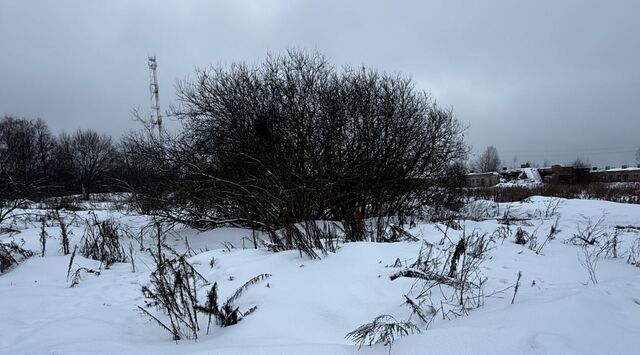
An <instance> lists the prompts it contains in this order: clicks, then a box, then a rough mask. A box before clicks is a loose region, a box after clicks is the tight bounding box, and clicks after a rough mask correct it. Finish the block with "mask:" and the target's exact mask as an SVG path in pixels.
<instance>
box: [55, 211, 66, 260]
mask: <svg viewBox="0 0 640 355" xmlns="http://www.w3.org/2000/svg"><path fill="white" fill-rule="evenodd" d="M53 217H54V219H55V220H56V221H57V222H58V225H59V226H60V247H61V248H62V254H63V255H68V254H69V253H70V249H69V233H70V232H69V229H68V228H67V223H66V222H65V220H64V217H62V216H61V215H60V211H58V210H54V211H53Z"/></svg>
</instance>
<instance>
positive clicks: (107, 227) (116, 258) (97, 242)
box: [80, 215, 129, 268]
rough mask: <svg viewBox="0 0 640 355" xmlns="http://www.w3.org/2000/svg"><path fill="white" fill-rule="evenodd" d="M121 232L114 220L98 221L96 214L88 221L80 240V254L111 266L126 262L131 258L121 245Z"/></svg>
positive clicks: (107, 266)
mask: <svg viewBox="0 0 640 355" xmlns="http://www.w3.org/2000/svg"><path fill="white" fill-rule="evenodd" d="M120 239H121V233H120V230H119V226H118V224H116V223H115V222H114V221H113V220H104V221H98V219H97V218H96V216H95V215H93V218H92V219H90V220H88V221H87V222H86V227H85V230H84V235H83V237H82V240H81V241H80V255H82V256H84V257H86V258H89V259H93V260H98V261H100V262H101V263H103V264H104V265H105V267H106V268H109V267H110V266H111V265H112V264H113V263H126V262H127V261H128V260H129V258H128V255H127V251H126V249H125V248H124V247H123V246H122V245H121V241H120Z"/></svg>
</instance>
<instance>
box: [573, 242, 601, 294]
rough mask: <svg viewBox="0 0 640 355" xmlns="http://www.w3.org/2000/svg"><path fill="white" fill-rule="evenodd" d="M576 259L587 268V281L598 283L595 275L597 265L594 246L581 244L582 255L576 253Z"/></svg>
mask: <svg viewBox="0 0 640 355" xmlns="http://www.w3.org/2000/svg"><path fill="white" fill-rule="evenodd" d="M578 260H579V261H580V264H582V266H583V267H584V268H585V270H587V273H588V274H589V281H591V283H592V284H594V285H597V284H598V278H597V277H596V266H597V265H598V255H597V251H596V250H595V249H594V248H591V247H590V246H588V245H583V246H582V257H580V255H578Z"/></svg>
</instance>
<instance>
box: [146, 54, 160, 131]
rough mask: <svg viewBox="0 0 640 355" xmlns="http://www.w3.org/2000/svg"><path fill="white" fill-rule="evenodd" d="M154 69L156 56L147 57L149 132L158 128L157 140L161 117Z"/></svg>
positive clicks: (156, 64) (156, 65)
mask: <svg viewBox="0 0 640 355" xmlns="http://www.w3.org/2000/svg"><path fill="white" fill-rule="evenodd" d="M156 68H158V63H157V62H156V56H155V55H154V56H149V75H150V80H151V84H149V91H151V117H150V123H151V130H152V131H153V129H154V128H155V127H156V126H157V127H158V138H160V137H161V136H162V116H160V100H159V98H158V77H157V75H156Z"/></svg>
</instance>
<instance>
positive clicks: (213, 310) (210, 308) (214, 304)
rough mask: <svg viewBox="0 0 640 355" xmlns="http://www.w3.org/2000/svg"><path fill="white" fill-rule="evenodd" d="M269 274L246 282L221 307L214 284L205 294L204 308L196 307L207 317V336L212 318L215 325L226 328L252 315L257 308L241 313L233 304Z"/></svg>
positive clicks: (216, 286)
mask: <svg viewBox="0 0 640 355" xmlns="http://www.w3.org/2000/svg"><path fill="white" fill-rule="evenodd" d="M270 276H271V275H270V274H261V275H258V276H256V277H254V278H252V279H251V280H249V281H247V282H246V283H245V284H244V285H242V286H241V287H240V288H238V289H237V290H236V292H234V293H233V295H231V297H229V298H228V299H227V300H226V301H225V302H224V303H223V304H222V305H218V283H217V282H216V283H214V284H213V286H211V289H210V290H209V292H208V293H207V302H206V303H205V305H204V306H200V305H198V306H196V310H198V311H200V312H202V313H205V314H206V315H208V317H209V322H208V323H207V334H209V327H210V325H211V319H212V317H214V318H215V320H216V324H218V325H219V326H221V327H228V326H231V325H234V324H237V323H238V322H239V321H241V320H242V319H243V318H244V317H246V316H248V315H249V314H251V313H253V312H254V311H255V310H256V309H257V306H253V307H251V308H249V309H248V310H246V311H244V312H241V311H240V307H236V306H235V305H234V302H235V301H236V300H237V299H238V298H240V296H241V295H242V293H244V291H246V290H247V289H248V288H249V287H250V286H251V285H254V284H256V283H258V282H259V281H262V280H265V279H267V278H269V277H270Z"/></svg>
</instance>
